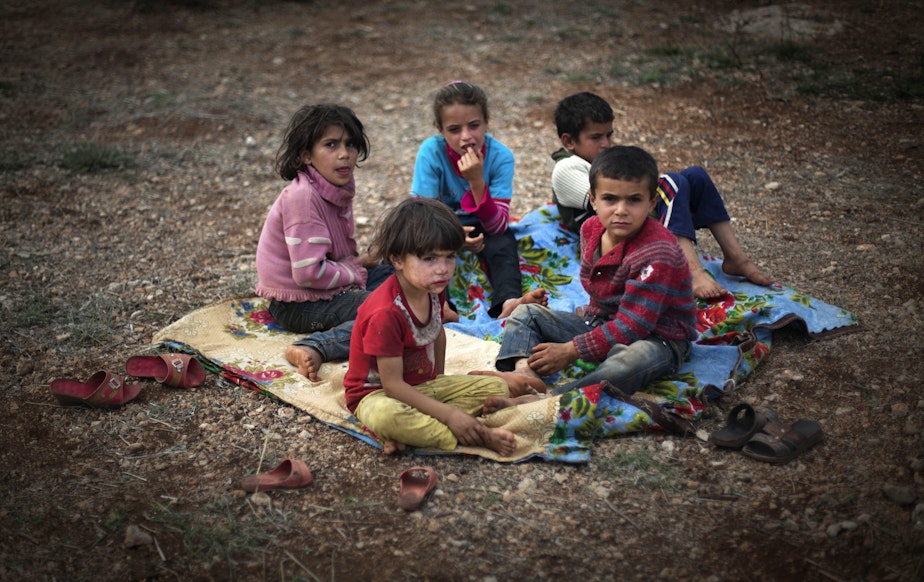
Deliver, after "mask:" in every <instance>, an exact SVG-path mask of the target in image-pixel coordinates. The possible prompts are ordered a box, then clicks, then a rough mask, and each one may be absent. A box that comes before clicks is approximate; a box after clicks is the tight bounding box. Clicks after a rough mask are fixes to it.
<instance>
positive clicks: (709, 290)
mask: <svg viewBox="0 0 924 582" xmlns="http://www.w3.org/2000/svg"><path fill="white" fill-rule="evenodd" d="M726 293H728V291H727V290H726V289H725V287H722V286H721V285H719V283H718V282H717V281H716V280H715V279H713V278H712V275H710V274H709V273H707V272H706V269H703V268H699V269H696V270H695V271H693V296H694V297H696V298H697V299H702V300H704V301H711V300H713V299H719V298H721V297H724V296H725V294H726Z"/></svg>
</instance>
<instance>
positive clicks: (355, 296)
mask: <svg viewBox="0 0 924 582" xmlns="http://www.w3.org/2000/svg"><path fill="white" fill-rule="evenodd" d="M368 272H369V274H368V277H367V278H366V289H365V290H360V289H353V290H350V291H345V292H343V293H341V294H339V295H337V296H335V297H333V298H331V299H329V300H327V301H305V302H304V303H283V302H281V301H275V300H273V301H272V302H270V307H269V312H270V315H272V316H273V317H274V318H275V319H276V321H277V322H278V323H279V324H280V325H282V326H283V327H284V328H286V329H287V330H288V331H294V332H296V333H306V332H307V333H311V335H309V336H306V337H303V338H301V339H299V340H297V341H295V342H293V344H292V345H296V346H308V347H311V348H314V349H316V350H318V352H319V353H320V354H321V358H322V359H323V360H324V361H325V362H329V361H331V360H346V359H347V358H349V356H350V336H351V335H352V334H353V321H354V320H355V319H356V310H357V309H359V306H360V305H362V303H363V301H365V300H366V297H368V296H369V294H370V293H372V291H374V290H375V289H376V288H377V287H378V286H379V285H381V284H382V283H383V282H384V281H385V279H387V278H388V277H389V276H390V275H391V274H392V273H394V272H395V268H394V267H392V266H389V265H377V266H375V267H372V268H371V269H368ZM312 332H313V333H312Z"/></svg>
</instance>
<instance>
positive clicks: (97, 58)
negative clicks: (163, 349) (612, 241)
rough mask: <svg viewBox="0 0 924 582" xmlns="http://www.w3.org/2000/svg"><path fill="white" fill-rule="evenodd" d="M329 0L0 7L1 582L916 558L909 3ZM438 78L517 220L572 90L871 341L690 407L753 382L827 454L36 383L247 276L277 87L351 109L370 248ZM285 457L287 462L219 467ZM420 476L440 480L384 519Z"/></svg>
mask: <svg viewBox="0 0 924 582" xmlns="http://www.w3.org/2000/svg"><path fill="white" fill-rule="evenodd" d="M348 4H351V3H323V2H317V1H315V2H312V1H310V0H309V1H303V2H277V1H274V0H269V1H265V2H257V1H256V0H253V1H245V0H241V1H238V2H231V1H227V2H225V1H221V0H170V1H167V2H153V1H150V0H146V1H138V2H116V1H114V0H98V1H83V2H77V1H70V2H69V1H65V0H36V1H35V2H29V3H10V2H5V3H2V4H0V38H2V40H0V171H2V173H0V200H2V204H0V309H2V320H0V330H2V334H0V336H2V341H0V364H2V367H3V369H4V370H6V373H5V374H4V375H3V377H2V378H0V387H2V391H0V402H2V404H0V438H2V440H3V446H2V447H0V494H2V495H0V579H3V580H69V581H77V580H316V581H317V580H481V581H486V582H487V581H505V580H543V579H561V578H567V579H588V580H629V579H646V580H647V579H670V580H710V581H721V580H744V579H749V580H750V579H760V580H800V579H804V580H822V579H827V580H863V581H873V580H899V581H912V580H921V579H922V578H924V396H922V395H921V393H920V392H919V386H920V381H921V377H920V372H919V371H918V370H917V369H916V367H915V366H916V365H917V363H919V362H920V361H922V359H924V349H922V334H921V331H920V329H921V324H922V321H921V319H922V275H924V272H922V258H921V248H922V242H924V228H922V227H924V202H922V196H921V184H922V178H924V175H922V174H924V171H922V167H924V166H922V159H924V152H922V142H921V140H922V138H921V136H922V135H924V116H922V106H924V100H922V97H924V94H922V86H924V45H922V32H921V31H922V28H921V26H920V23H921V14H922V4H921V2H919V1H897V2H882V3H870V2H859V1H849V0H844V1H833V2H823V1H820V0H817V1H816V0H811V1H808V2H805V3H803V4H800V5H788V6H781V5H773V4H769V3H767V2H708V3H707V2H702V3H690V2H683V1H680V0H676V1H675V0H667V1H664V2H646V1H641V0H636V1H626V2H602V1H590V2H584V3H568V2H551V1H546V0H525V1H523V2H512V1H510V2H504V1H497V0H473V1H471V2H468V3H464V4H461V5H460V4H447V3H442V2H430V1H424V0H387V1H381V2H364V3H356V4H358V5H357V6H348ZM915 23H917V24H915ZM452 79H466V80H469V81H472V82H475V83H478V84H480V85H482V86H483V87H484V88H485V89H486V90H487V92H488V95H489V98H490V103H491V132H492V133H493V134H494V135H495V136H496V137H498V138H499V139H500V140H501V141H503V142H505V143H506V144H507V145H508V146H509V147H510V148H511V149H512V150H513V151H514V153H515V154H516V156H517V178H516V184H515V188H516V191H515V197H514V212H515V213H518V214H523V213H525V212H527V211H529V210H530V209H532V208H535V207H536V206H538V205H539V204H542V203H544V202H546V201H548V199H549V197H550V188H549V174H550V172H551V168H552V161H551V159H550V157H549V154H550V153H551V152H552V151H553V150H554V149H556V147H557V138H556V135H555V131H554V126H553V124H552V111H553V109H554V106H555V103H556V102H557V101H558V100H559V99H561V98H562V97H564V96H566V95H568V94H571V93H574V92H576V91H580V90H591V91H594V92H596V93H598V94H600V95H602V96H604V97H605V98H606V99H608V100H609V101H610V102H611V103H612V104H613V105H614V107H615V108H616V109H617V119H616V123H615V129H616V135H617V141H619V142H621V143H634V144H640V145H643V146H644V147H646V148H648V149H649V150H650V151H652V152H653V153H654V154H655V155H656V157H657V158H658V160H659V163H660V165H661V168H662V169H665V170H668V169H679V168H681V167H683V166H685V165H690V164H700V165H704V166H706V167H707V168H708V169H709V171H710V173H711V174H712V175H713V177H714V178H715V180H716V182H717V183H718V184H719V185H720V187H721V188H722V189H723V192H724V194H725V197H726V202H727V205H728V207H729V210H730V212H731V214H732V216H733V217H734V221H735V222H734V225H735V228H736V229H737V231H738V234H739V237H740V238H741V240H742V243H743V245H744V246H745V248H746V249H747V250H748V251H749V252H750V253H751V255H752V256H753V257H754V258H755V260H756V261H757V262H758V263H759V265H760V266H761V267H762V268H763V269H764V270H765V271H766V272H768V273H770V274H772V275H773V276H774V277H775V278H776V279H777V280H778V281H780V282H782V283H784V284H787V285H791V286H793V287H795V288H797V289H799V290H801V291H803V292H805V293H807V294H809V295H811V296H813V297H817V298H819V299H821V300H823V301H826V302H828V303H832V304H834V305H837V306H840V307H843V308H844V309H847V310H850V311H852V312H853V313H855V314H856V315H857V316H858V317H859V319H860V321H861V322H862V324H863V326H864V328H863V330H862V331H859V332H856V333H852V334H849V335H845V336H841V337H838V338H834V339H829V340H824V341H810V340H808V339H807V338H805V337H804V336H803V335H802V334H801V333H800V332H799V330H797V329H786V330H783V331H781V332H779V333H777V334H776V335H775V336H774V341H773V349H772V352H771V355H770V356H769V358H768V359H767V360H766V361H765V362H764V363H762V364H761V366H760V367H759V368H758V369H757V370H756V371H755V372H754V374H752V376H751V377H750V378H749V380H748V381H747V382H746V383H745V384H744V385H742V386H739V387H738V389H737V390H736V391H734V392H733V393H729V394H727V395H726V396H724V397H723V398H722V399H720V400H719V401H717V402H713V403H711V404H710V406H709V408H708V411H707V413H708V414H707V416H706V418H705V419H704V420H703V422H702V429H703V430H704V431H706V432H709V431H711V430H714V429H716V428H718V427H720V426H721V425H722V424H723V420H724V414H725V413H726V411H727V410H729V409H730V408H731V407H732V406H734V405H735V404H737V403H738V402H742V401H746V402H750V403H752V404H764V405H768V406H771V407H773V408H774V409H776V410H777V411H778V412H779V414H780V415H781V416H782V417H783V418H784V419H789V420H795V419H796V418H808V419H813V420H816V421H818V422H819V423H820V424H821V425H822V427H823V429H824V431H825V440H824V442H823V443H822V444H820V445H818V446H816V447H815V448H813V449H811V450H810V451H809V452H807V453H806V454H805V455H804V456H802V457H800V458H799V459H797V460H796V461H794V462H792V463H790V464H787V465H783V466H771V465H766V464H762V463H758V462H756V461H753V460H751V459H748V458H747V457H744V456H743V455H741V454H739V453H737V452H734V451H725V450H718V449H716V448H714V447H712V446H711V445H709V444H708V443H706V442H704V441H702V440H700V439H698V438H693V437H688V438H675V437H669V436H665V435H663V434H656V433H644V434H640V435H637V436H633V437H627V438H620V439H610V440H606V441H603V442H600V443H599V444H598V445H597V446H596V448H595V450H594V453H593V456H592V459H591V461H590V462H589V463H587V464H583V465H577V466H571V465H563V464H559V463H544V462H542V461H529V462H525V463H520V464H499V463H493V462H488V461H484V460H479V459H473V458H461V457H426V458H421V457H413V456H411V457H408V456H403V457H402V456H399V457H386V456H384V455H382V454H381V453H380V452H379V451H377V450H376V449H374V448H372V447H370V446H368V445H366V444H365V443H363V442H361V441H359V440H357V439H354V438H352V437H350V436H348V435H346V434H344V433H341V432H339V431H336V430H332V429H330V428H328V427H326V426H325V425H323V424H321V423H319V422H317V421H315V420H313V419H312V418H311V417H310V416H308V415H307V414H304V413H303V412H301V411H299V410H295V409H293V408H292V407H291V406H289V405H286V404H281V403H278V402H274V401H272V400H270V399H269V398H267V397H266V396H263V395H260V394H257V393H252V392H249V391H248V390H246V389H243V388H240V387H237V386H229V385H227V384H224V383H220V382H219V381H218V379H217V377H216V376H215V375H213V374H210V375H209V376H208V378H207V381H206V382H205V384H204V385H202V386H200V387H198V388H195V389H191V390H186V391H180V390H171V389H168V388H165V387H163V386H161V385H159V384H157V383H155V382H153V381H150V380H142V381H141V382H142V385H143V387H144V389H143V392H142V394H141V396H139V397H138V398H137V399H136V400H135V401H133V402H131V403H129V404H128V405H126V406H124V407H122V408H118V409H114V410H105V411H104V410H98V409H87V408H79V407H63V406H60V405H58V404H57V402H56V401H55V399H54V398H53V397H52V396H51V394H50V393H49V390H48V387H49V383H50V382H51V380H52V379H54V378H58V377H68V378H76V379H85V378H87V377H88V376H89V375H90V374H92V373H93V372H95V371H96V370H102V369H105V370H111V371H113V372H117V373H119V372H124V365H125V361H126V359H127V358H128V357H130V356H132V355H136V354H140V353H149V352H150V351H151V350H152V349H153V346H151V338H152V336H153V334H154V333H155V332H156V331H157V330H159V329H161V328H163V327H164V326H166V325H167V324H169V323H171V322H173V321H175V320H177V319H178V318H180V317H182V316H183V315H184V314H186V313H188V312H189V311H191V310H194V309H196V308H199V307H202V306H205V305H208V304H210V303H213V302H215V301H218V300H221V299H224V298H227V297H232V296H237V295H242V294H249V293H250V292H252V288H253V283H254V280H255V271H254V266H253V262H254V252H255V248H256V243H257V238H258V236H259V232H260V228H261V226H262V221H263V218H264V216H265V213H266V211H267V209H268V206H269V205H270V204H271V203H272V201H273V199H274V198H275V196H276V195H277V194H278V192H279V191H280V189H281V188H282V186H283V182H282V181H281V180H280V179H279V178H278V177H276V176H274V175H273V171H272V165H273V164H272V162H273V157H274V154H275V151H276V148H277V147H278V146H279V143H280V140H281V136H282V132H283V130H284V128H285V124H286V122H287V121H288V118H289V116H290V115H291V114H292V113H293V112H294V111H295V110H296V109H297V108H298V107H299V106H301V105H302V104H305V103H310V102H318V101H337V102H341V103H344V104H347V105H349V106H351V107H353V108H354V109H355V111H356V112H357V114H358V116H359V117H360V119H362V120H363V121H364V123H365V124H366V127H367V129H368V131H369V135H370V138H371V141H372V155H371V157H370V159H369V160H368V161H367V162H366V163H365V164H363V166H362V169H360V170H359V171H358V178H357V182H358V185H357V190H358V192H359V194H358V198H357V220H358V224H359V230H360V235H361V237H363V239H367V238H368V236H369V232H370V230H371V225H372V224H373V221H374V219H375V218H376V217H377V216H378V215H379V214H381V212H382V210H383V209H385V208H387V207H389V206H390V205H391V204H393V203H394V202H395V201H396V200H398V199H400V198H401V197H403V196H405V195H407V192H408V189H409V185H410V180H411V174H412V169H413V160H414V155H415V152H416V148H417V146H418V145H419V143H420V142H421V141H422V140H423V139H424V138H426V137H427V136H429V135H431V133H432V132H433V128H432V123H431V119H430V115H431V114H430V99H431V97H432V95H433V93H434V92H435V90H436V89H437V88H438V87H439V86H440V85H441V84H443V83H445V82H447V81H449V80H452ZM702 238H703V239H704V240H703V242H702V244H703V246H704V247H705V248H707V249H709V248H710V246H709V245H710V244H712V243H711V240H710V239H709V237H708V235H706V236H703V237H702ZM712 250H713V252H714V249H712ZM286 457H297V458H301V459H304V460H305V461H306V462H307V463H308V464H309V466H310V467H311V469H312V472H313V474H314V478H315V479H314V483H312V484H311V485H310V486H309V487H307V488H304V489H297V490H285V491H272V492H270V493H264V494H260V495H255V496H250V495H247V494H245V493H244V492H243V491H241V490H239V489H238V488H237V484H238V483H239V482H240V479H241V477H242V476H244V475H245V474H248V473H251V472H253V471H254V470H255V469H256V468H257V466H258V464H259V463H260V462H261V459H262V463H263V465H262V466H263V467H264V468H267V467H272V466H275V464H276V463H277V462H279V461H280V460H281V459H284V458H286ZM419 463H425V464H427V465H430V466H432V467H434V468H435V469H436V470H437V472H438V473H439V475H440V478H441V480H440V485H439V487H438V489H437V491H436V492H435V495H434V496H433V497H432V498H431V499H430V500H429V501H428V502H427V504H426V505H425V506H424V507H423V509H422V510H421V511H418V512H414V513H410V514H406V513H404V512H403V511H401V510H400V509H397V508H396V507H395V494H396V492H397V477H398V474H399V473H400V471H402V470H403V469H405V468H407V467H409V466H411V465H413V464H419Z"/></svg>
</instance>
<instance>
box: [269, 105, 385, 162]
mask: <svg viewBox="0 0 924 582" xmlns="http://www.w3.org/2000/svg"><path fill="white" fill-rule="evenodd" d="M331 125H339V126H340V127H342V128H343V129H344V130H345V131H346V132H347V134H349V136H350V138H351V140H352V142H353V145H355V146H356V149H357V150H358V151H359V155H358V156H357V161H360V162H362V161H364V160H365V159H366V158H368V157H369V149H370V146H369V138H368V137H366V132H365V131H363V124H362V122H361V121H359V118H358V117H356V114H355V113H353V110H352V109H350V108H349V107H345V106H343V105H336V104H333V103H320V104H318V105H305V106H303V107H302V108H301V109H299V110H298V111H296V112H295V115H293V116H292V119H291V120H290V121H289V127H288V128H287V129H286V133H285V137H283V139H282V145H281V146H279V151H277V152H276V172H277V173H278V174H279V175H280V176H281V177H282V179H283V180H293V179H294V178H295V177H296V176H297V175H298V171H299V170H301V169H303V168H304V166H305V164H304V163H303V162H302V152H303V151H304V150H306V149H307V150H310V149H311V148H312V147H314V144H316V143H317V142H318V140H319V139H321V137H322V136H323V135H324V132H325V131H327V128H328V127H330V126H331Z"/></svg>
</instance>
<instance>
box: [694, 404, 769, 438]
mask: <svg viewBox="0 0 924 582" xmlns="http://www.w3.org/2000/svg"><path fill="white" fill-rule="evenodd" d="M779 421H780V419H779V417H778V416H777V414H776V411H774V410H773V409H771V408H767V407H765V406H758V407H756V408H752V407H751V405H750V404H747V403H741V404H739V405H738V406H735V407H734V408H732V409H731V412H729V413H728V421H727V423H726V425H725V427H724V428H721V429H719V430H717V431H715V432H713V433H712V434H710V435H709V442H711V443H712V444H714V445H717V446H720V447H728V448H732V449H740V448H741V447H743V446H744V445H745V444H747V442H748V441H749V440H751V439H752V438H753V437H754V435H756V434H757V433H758V432H760V430H761V429H763V428H764V426H766V425H767V424H770V423H779Z"/></svg>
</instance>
